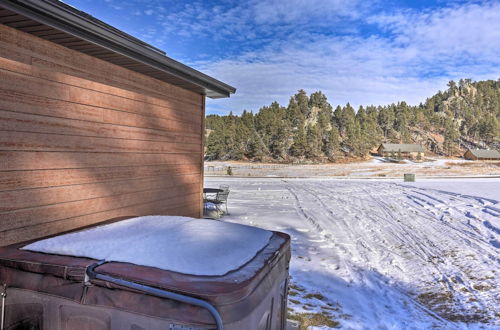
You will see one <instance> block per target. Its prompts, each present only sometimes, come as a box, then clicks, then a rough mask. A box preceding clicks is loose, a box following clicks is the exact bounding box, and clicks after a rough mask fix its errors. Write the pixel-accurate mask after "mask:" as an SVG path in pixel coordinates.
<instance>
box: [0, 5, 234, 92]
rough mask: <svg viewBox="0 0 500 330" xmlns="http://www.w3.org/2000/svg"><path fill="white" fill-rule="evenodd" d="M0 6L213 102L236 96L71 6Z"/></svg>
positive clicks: (217, 82)
mask: <svg viewBox="0 0 500 330" xmlns="http://www.w3.org/2000/svg"><path fill="white" fill-rule="evenodd" d="M0 4H1V5H2V6H3V7H5V8H7V9H10V10H12V11H15V12H18V13H19V14H21V15H23V16H26V17H29V18H30V19H33V20H35V21H38V22H40V23H42V24H46V25H48V26H51V27H53V28H55V29H58V30H61V31H63V32H66V33H68V34H71V35H73V36H75V37H78V38H81V39H83V40H86V41H88V42H91V43H94V44H97V45H99V46H101V47H103V48H105V49H108V50H110V51H112V52H115V53H118V54H121V55H123V56H126V57H129V58H131V59H134V60H135V61H138V62H141V63H143V64H146V65H149V66H151V67H153V68H155V69H159V70H161V71H163V72H166V73H168V74H170V75H172V76H175V77H177V78H179V79H182V80H185V81H187V82H189V83H191V84H194V85H197V86H199V87H200V88H201V89H202V90H203V91H204V92H205V95H206V96H208V97H210V98H224V97H229V96H230V94H233V93H235V92H236V89H235V88H234V87H232V86H230V85H227V84H225V83H223V82H221V81H219V80H217V79H214V78H212V77H210V76H208V75H205V74H204V73H201V72H199V71H197V70H195V69H192V68H190V67H188V66H187V65H184V64H182V63H180V62H178V61H175V60H173V59H171V58H169V57H167V56H165V55H164V53H163V52H161V51H160V50H159V49H156V48H154V47H152V46H150V45H148V44H146V43H144V42H142V41H140V40H138V39H136V38H133V37H131V36H128V35H126V34H125V33H118V32H117V31H118V30H114V29H113V28H112V27H110V26H108V25H106V24H97V23H96V22H95V21H93V20H90V19H88V18H87V17H85V16H83V15H82V14H83V12H79V11H77V10H76V9H75V10H69V6H68V5H65V4H61V3H59V2H54V1H51V2H46V1H40V0H0ZM79 13H81V14H79Z"/></svg>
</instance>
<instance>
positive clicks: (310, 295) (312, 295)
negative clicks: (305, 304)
mask: <svg viewBox="0 0 500 330" xmlns="http://www.w3.org/2000/svg"><path fill="white" fill-rule="evenodd" d="M304 298H305V299H318V300H325V299H326V298H325V296H323V295H322V294H321V293H308V294H306V295H305V296H304Z"/></svg>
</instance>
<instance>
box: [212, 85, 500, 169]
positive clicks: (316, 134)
mask: <svg viewBox="0 0 500 330" xmlns="http://www.w3.org/2000/svg"><path fill="white" fill-rule="evenodd" d="M206 127H207V133H208V132H209V134H207V145H206V157H207V159H212V160H213V159H220V160H228V159H234V160H239V159H249V160H256V161H282V162H295V161H337V160H339V159H342V158H346V157H357V158H363V157H366V156H367V155H368V154H369V152H370V151H373V150H374V148H376V147H377V146H378V145H379V144H380V143H382V142H392V143H420V144H422V145H423V146H425V148H426V149H427V150H428V151H429V152H431V153H435V154H440V155H460V154H462V153H463V151H464V150H465V149H466V148H470V147H473V148H499V147H500V80H497V81H494V80H488V81H479V82H472V81H470V80H469V79H464V80H460V81H459V82H458V83H455V82H454V81H450V82H449V84H448V89H447V90H446V91H444V92H441V91H439V92H438V93H437V94H435V95H434V96H432V97H430V98H428V99H427V100H426V101H425V102H424V103H422V104H420V105H418V106H409V105H407V104H406V102H404V101H402V102H398V103H396V104H390V105H386V106H368V107H366V108H365V107H359V109H357V110H355V109H354V108H353V107H352V106H351V105H350V104H346V105H345V106H337V107H336V108H335V109H333V107H332V106H331V105H330V103H329V102H328V101H327V98H326V96H325V95H324V94H323V93H321V92H315V93H312V94H311V95H309V96H308V95H307V94H306V93H305V92H304V91H303V90H300V91H299V92H298V93H297V94H295V95H294V96H292V97H291V98H290V101H289V103H288V105H287V106H286V107H284V106H282V105H280V104H278V103H277V102H274V103H272V104H271V105H270V106H264V107H262V108H261V109H260V110H259V111H258V112H257V113H256V114H253V113H252V112H246V111H244V112H243V114H242V115H241V116H235V115H233V114H232V113H231V114H229V115H227V116H217V115H209V116H207V122H206Z"/></svg>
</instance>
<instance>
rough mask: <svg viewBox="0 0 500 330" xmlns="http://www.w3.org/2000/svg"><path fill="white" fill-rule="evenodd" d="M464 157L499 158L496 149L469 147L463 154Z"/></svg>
mask: <svg viewBox="0 0 500 330" xmlns="http://www.w3.org/2000/svg"><path fill="white" fill-rule="evenodd" d="M464 158H465V159H470V160H500V152H498V150H481V149H469V150H467V151H466V152H465V154H464Z"/></svg>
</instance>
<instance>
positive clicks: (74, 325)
mask: <svg viewBox="0 0 500 330" xmlns="http://www.w3.org/2000/svg"><path fill="white" fill-rule="evenodd" d="M200 221H203V220H200ZM221 239H223V237H221ZM27 243H28V242H25V243H19V244H15V245H11V246H7V247H1V248H0V285H3V284H6V285H7V299H6V329H9V330H11V329H16V327H18V326H23V324H24V323H26V324H38V325H36V326H35V327H32V328H30V329H44V330H45V329H47V330H48V329H50V330H59V329H61V330H62V329H68V330H69V329H99V330H100V329H106V330H107V329H110V330H111V329H112V330H115V329H120V330H121V329H123V330H125V329H131V330H132V329H134V330H140V329H153V330H154V329H190V328H191V329H214V328H215V327H216V326H215V322H214V318H213V316H212V315H211V314H210V313H209V312H208V311H207V310H206V309H204V308H201V307H197V306H193V305H189V304H185V303H181V302H178V301H174V300H170V299H165V298H159V297H155V296H152V295H150V294H146V293H144V292H139V291H136V290H133V289H129V288H126V287H123V286H119V285H115V284H112V283H109V282H107V281H102V280H97V279H93V280H90V282H89V281H88V278H87V281H86V278H85V274H86V269H87V267H89V266H90V265H92V264H95V263H96V262H97V260H93V259H88V258H80V257H71V256H61V255H51V254H44V253H38V252H30V251H24V250H19V248H20V247H22V246H24V245H26V244H27ZM289 261H290V237H289V236H288V235H286V234H283V233H279V232H273V235H272V237H271V239H270V241H269V243H268V244H267V245H266V246H265V247H264V248H263V249H262V250H261V251H260V252H259V253H258V254H257V255H256V256H255V257H254V258H253V259H252V260H251V261H249V262H248V263H246V264H245V265H243V266H242V267H240V268H239V269H236V270H234V271H232V272H229V273H227V274H225V275H223V276H195V275H187V274H181V273H176V272H171V271H167V270H162V269H158V268H153V267H145V266H138V265H135V264H129V263H120V262H110V263H105V264H103V265H101V266H98V267H97V268H96V269H95V270H96V271H97V272H98V273H100V274H104V275H109V276H112V277H114V278H119V279H123V280H127V281H131V282H134V283H139V284H143V285H147V286H150V287H154V288H158V289H162V290H166V291H169V292H175V293H180V294H183V295H186V296H190V297H194V298H198V299H202V300H204V301H206V302H208V303H210V304H212V305H213V306H214V307H215V308H216V309H217V310H218V312H219V313H220V315H221V317H222V320H223V323H224V329H226V330H231V329H249V330H261V329H262V330H264V329H273V330H274V329H284V327H285V318H286V298H287V297H286V296H287V280H288V267H289ZM85 282H87V283H85ZM23 322H24V323H23ZM30 322H31V323H30Z"/></svg>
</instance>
